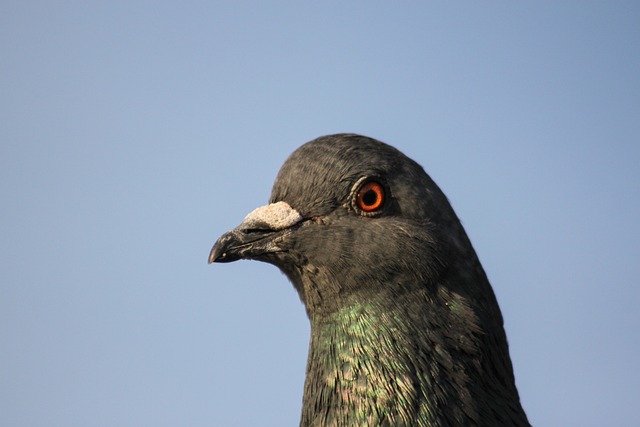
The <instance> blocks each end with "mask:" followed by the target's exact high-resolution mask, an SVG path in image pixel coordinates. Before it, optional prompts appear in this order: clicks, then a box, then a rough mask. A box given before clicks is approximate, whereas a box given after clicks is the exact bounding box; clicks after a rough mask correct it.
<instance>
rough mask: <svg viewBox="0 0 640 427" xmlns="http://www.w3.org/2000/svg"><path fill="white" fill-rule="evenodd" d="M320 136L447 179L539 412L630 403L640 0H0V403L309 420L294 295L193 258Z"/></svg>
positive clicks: (252, 274)
mask: <svg viewBox="0 0 640 427" xmlns="http://www.w3.org/2000/svg"><path fill="white" fill-rule="evenodd" d="M336 132H357V133H363V134H366V135H369V136H372V137H375V138H377V139H380V140H382V141H385V142H387V143H390V144H392V145H394V146H396V147H397V148H399V149H400V150H401V151H403V152H404V153H405V154H407V155H409V156H410V157H412V158H413V159H415V160H416V161H418V162H419V163H420V164H421V165H423V166H424V167H425V169H426V170H427V172H428V173H429V174H430V175H431V176H432V177H433V179H434V180H435V181H436V182H437V183H438V184H439V185H440V186H441V188H442V189H443V191H444V192H445V193H446V194H447V196H448V197H449V199H450V200H451V202H452V204H453V206H454V208H455V209H456V211H457V213H458V216H459V217H460V218H461V219H462V221H463V224H464V225H465V227H466V230H467V232H468V234H469V235H470V237H471V240H472V242H473V244H474V246H475V248H476V250H477V252H478V254H479V256H480V259H481V261H482V262H483V265H484V267H485V270H486V271H487V274H488V276H489V278H490V280H491V282H492V284H493V287H494V289H495V291H496V294H497V296H498V300H499V302H500V304H501V307H502V311H503V314H504V317H505V326H506V330H507V334H508V337H509V342H510V348H511V355H512V359H513V363H514V366H515V371H516V378H517V384H518V387H519V390H520V394H521V398H522V401H523V404H524V407H525V409H526V410H527V413H528V415H529V417H530V420H531V421H532V423H533V424H534V425H537V426H602V425H608V426H637V425H640V412H638V409H637V406H638V402H640V368H639V365H638V363H639V361H640V332H639V328H640V314H639V313H638V307H639V304H640V286H639V283H638V277H639V276H640V261H639V254H640V225H639V221H640V3H638V2H637V1H629V2H624V1H612V2H605V1H597V2H596V1H576V2H572V1H565V2H555V1H538V2H464V1H462V2H447V3H446V4H445V3H444V2H409V1H407V2H388V1H385V2H383V1H366V2H365V1H348V2H344V1H340V2H338V1H325V2H317V1H314V2H310V1H288V2H286V1H272V2H257V1H255V2H246V1H227V2H216V1H181V2H168V1H109V2H100V3H98V2H84V1H66V2H65V1H63V2H53V1H40V2H36V1H28V0H27V1H25V0H22V1H13V0H5V1H2V3H1V4H0V200H1V204H0V219H1V221H0V236H1V240H0V260H1V265H0V346H1V348H0V425H2V426H7V427H14V426H15V427H22V426H25V427H26V426H60V427H63V426H64V427H69V426H81V427H85V426H90V427H93V426H96V427H97V426H118V427H127V426H132V427H133V426H240V427H244V426H267V427H269V426H294V425H297V423H298V420H299V415H300V408H301V397H302V385H303V381H304V373H305V372H304V369H305V364H306V354H307V346H308V334H309V326H308V321H307V319H306V315H305V312H304V309H303V306H302V304H301V303H300V301H299V299H298V296H297V294H296V292H295V291H294V289H293V287H292V286H291V285H290V284H289V283H288V282H287V279H286V278H285V277H284V276H283V275H282V274H281V273H280V272H279V271H278V270H277V269H276V268H275V267H273V266H270V265H267V264H262V263H258V262H238V263H234V264H226V265H213V266H209V265H207V263H206V260H207V256H208V253H209V250H210V248H211V246H212V244H213V243H214V241H215V240H216V239H217V237H218V236H219V235H220V234H222V233H223V232H225V231H226V230H228V229H229V228H231V227H234V226H235V225H237V224H238V223H239V222H240V221H241V220H242V218H243V217H244V216H245V214H246V213H248V212H249V211H250V210H252V209H253V208H255V207H257V206H260V205H263V204H265V203H266V202H267V200H268V197H269V192H270V188H271V184H272V182H273V179H274V177H275V175H276V173H277V171H278V169H279V167H280V165H281V164H282V163H283V161H284V160H285V158H286V157H287V156H288V155H289V153H291V152H292V151H293V150H294V149H295V148H297V147H298V146H299V145H301V144H302V143H304V142H306V141H308V140H311V139H313V138H315V137H317V136H320V135H325V134H329V133H336Z"/></svg>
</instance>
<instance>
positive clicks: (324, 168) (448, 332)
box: [209, 134, 529, 427]
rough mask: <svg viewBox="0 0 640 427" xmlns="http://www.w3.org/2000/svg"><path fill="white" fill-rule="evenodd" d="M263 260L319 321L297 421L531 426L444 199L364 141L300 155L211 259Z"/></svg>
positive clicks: (305, 149) (492, 302)
mask: <svg viewBox="0 0 640 427" xmlns="http://www.w3.org/2000/svg"><path fill="white" fill-rule="evenodd" d="M237 259H256V260H260V261H265V262H268V263H271V264H274V265H276V266H278V267H279V268H280V269H281V270H282V271H283V272H284V273H285V274H286V275H287V277H288V278H289V279H290V280H291V282H292V283H293V285H294V286H295V288H296V290H297V291H298V293H299V295H300V298H301V300H302V302H303V303H304V305H305V307H306V310H307V314H308V316H309V319H310V322H311V342H310V348H309V358H308V364H307V377H306V381H305V387H304V398H303V409H302V418H301V421H300V425H301V426H304V427H307V426H526V425H529V423H528V421H527V417H526V415H525V413H524V411H523V409H522V407H521V405H520V400H519V397H518V391H517V389H516V386H515V382H514V377H513V370H512V366H511V360H510V358H509V351H508V346H507V339H506V336H505V333H504V329H503V325H502V323H503V321H502V315H501V313H500V309H499V307H498V304H497V301H496V299H495V296H494V294H493V291H492V289H491V286H490V284H489V282H488V280H487V277H486V275H485V273H484V271H483V269H482V266H481V265H480V262H479V261H478V258H477V256H476V254H475V252H474V250H473V248H472V246H471V243H470V242H469V239H468V238H467V235H466V234H465V232H464V230H463V228H462V225H461V224H460V221H459V220H458V218H457V217H456V215H455V213H454V212H453V210H452V208H451V206H450V205H449V203H448V201H447V199H446V197H445V196H444V194H443V193H442V192H441V191H440V189H439V188H438V187H437V185H436V184H435V183H434V182H433V181H432V180H431V179H430V178H429V176H428V175H427V174H426V173H425V172H424V170H423V169H422V167H420V166H419V165H418V164H417V163H416V162H414V161H413V160H411V159H409V158H408V157H406V156H405V155H403V154H402V153H400V152H399V151H398V150H396V149H395V148H393V147H391V146H389V145H386V144H384V143H381V142H379V141H376V140H374V139H371V138H367V137H364V136H359V135H353V134H340V135H331V136H325V137H321V138H318V139H316V140H314V141H311V142H309V143H307V144H305V145H303V146H302V147H300V148H299V149H298V150H296V151H295V152H294V153H293V154H291V156H290V157H289V158H288V159H287V161H286V162H285V164H284V165H283V166H282V168H281V169H280V172H279V173H278V176H277V178H276V181H275V184H274V186H273V191H272V193H271V200H270V205H268V206H265V207H262V208H259V209H257V210H256V211H254V212H252V213H251V214H250V215H249V216H248V217H247V218H245V220H244V221H243V223H242V224H241V225H240V226H238V227H237V228H235V229H234V230H232V231H230V232H228V233H226V234H224V235H223V236H222V237H220V239H218V241H217V242H216V244H215V245H214V247H213V249H212V250H211V254H210V257H209V262H229V261H235V260H237Z"/></svg>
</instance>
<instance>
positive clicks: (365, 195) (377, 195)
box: [356, 181, 384, 213]
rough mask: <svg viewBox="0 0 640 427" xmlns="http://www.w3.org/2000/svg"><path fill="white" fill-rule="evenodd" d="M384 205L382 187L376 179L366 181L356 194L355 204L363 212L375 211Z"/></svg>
mask: <svg viewBox="0 0 640 427" xmlns="http://www.w3.org/2000/svg"><path fill="white" fill-rule="evenodd" d="M383 205H384V187H383V186H382V184H380V183H379V182H377V181H369V182H366V183H365V184H364V185H363V186H362V187H360V190H358V194H357V196H356V206H357V207H358V209H360V210H362V211H363V212H367V213H369V212H375V211H377V210H379V209H380V208H382V206H383Z"/></svg>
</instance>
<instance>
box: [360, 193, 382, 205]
mask: <svg viewBox="0 0 640 427" xmlns="http://www.w3.org/2000/svg"><path fill="white" fill-rule="evenodd" d="M377 200H378V195H377V194H376V192H375V191H373V190H369V191H367V192H365V193H364V195H363V196H362V202H363V203H364V204H365V205H366V206H371V205H375V204H376V201H377Z"/></svg>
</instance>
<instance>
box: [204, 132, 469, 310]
mask: <svg viewBox="0 0 640 427" xmlns="http://www.w3.org/2000/svg"><path fill="white" fill-rule="evenodd" d="M456 221H457V220H456V218H455V214H454V213H453V211H452V210H451V208H450V207H449V204H448V202H447V201H446V198H445V196H444V195H443V194H442V192H441V191H440V190H439V189H438V188H437V186H436V185H435V183H433V181H432V180H431V179H430V178H429V176H428V175H427V174H426V173H425V172H424V170H423V169H422V167H421V166H420V165H418V164H417V163H416V162H414V161H413V160H411V159H410V158H408V157H406V156H405V155H404V154H402V153H401V152H400V151H398V150H397V149H395V148H393V147H391V146H389V145H387V144H384V143H382V142H379V141H376V140H374V139H371V138H367V137H363V136H359V135H352V134H344V135H331V136H326V137H321V138H318V139H316V140H313V141H311V142H308V143H306V144H304V145H303V146H302V147H300V148H298V149H297V150H296V151H295V152H293V153H292V154H291V156H290V157H289V158H288V159H287V160H286V162H285V163H284V165H283V166H282V168H281V169H280V172H279V173H278V176H277V178H276V180H275V183H274V186H273V190H272V193H271V198H270V204H269V205H267V206H263V207H260V208H258V209H256V210H255V211H253V212H252V213H250V214H249V215H248V216H247V217H246V218H245V220H244V221H243V222H242V224H240V225H239V226H238V227H237V228H235V229H234V230H232V231H230V232H229V233H226V234H225V235H223V236H222V237H221V238H220V239H219V240H218V242H217V243H216V244H215V246H214V247H213V249H212V251H211V254H210V258H209V262H229V261H235V260H238V259H255V260H260V261H265V262H269V263H272V264H274V265H276V266H278V267H279V268H280V269H281V270H282V271H283V272H284V273H285V274H286V275H287V276H288V277H289V279H290V280H291V281H292V283H293V284H294V285H295V287H296V289H297V290H298V292H299V294H300V297H301V299H302V301H303V302H304V303H305V305H306V307H307V310H308V311H309V313H310V314H311V313H316V312H325V311H331V310H335V309H336V308H338V307H339V306H340V305H344V304H349V303H351V302H353V301H354V300H356V299H357V298H359V297H363V293H364V294H367V293H376V292H384V293H390V292H391V293H398V292H406V291H410V289H403V286H407V285H409V284H412V285H413V284H414V283H418V281H419V282H423V281H424V278H436V277H437V275H438V273H439V271H440V270H442V269H443V268H445V267H446V265H445V260H446V259H447V254H445V253H444V252H445V249H447V248H448V245H445V243H446V242H445V240H446V239H445V237H447V238H451V237H452V236H453V235H455V232H454V231H455V230H452V229H451V226H452V224H454V223H455V222H456ZM447 250H448V249H447ZM399 262H400V263H401V264H402V265H398V263H399ZM404 266H412V268H411V269H409V270H408V271H409V272H410V273H411V275H412V276H414V277H407V278H406V279H407V280H405V281H396V280H392V279H393V278H394V277H395V276H397V275H398V273H399V270H400V269H401V268H402V267H404ZM393 285H395V286H396V288H394V286H393Z"/></svg>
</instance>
